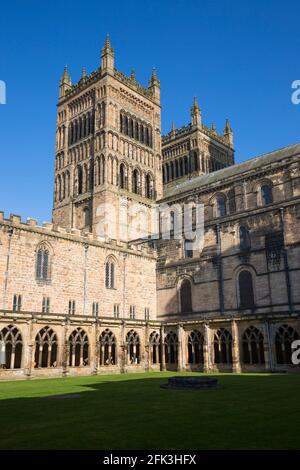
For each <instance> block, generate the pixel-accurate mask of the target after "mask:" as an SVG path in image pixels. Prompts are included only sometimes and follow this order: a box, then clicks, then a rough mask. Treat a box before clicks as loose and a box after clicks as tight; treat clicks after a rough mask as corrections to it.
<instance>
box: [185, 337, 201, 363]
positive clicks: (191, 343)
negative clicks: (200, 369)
mask: <svg viewBox="0 0 300 470" xmlns="http://www.w3.org/2000/svg"><path fill="white" fill-rule="evenodd" d="M187 343H188V344H187V346H188V348H187V349H188V363H189V364H203V363H204V358H203V345H204V337H203V335H202V333H201V332H200V331H198V330H193V331H191V332H190V333H189V335H188V341H187Z"/></svg>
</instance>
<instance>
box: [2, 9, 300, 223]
mask: <svg viewBox="0 0 300 470" xmlns="http://www.w3.org/2000/svg"><path fill="white" fill-rule="evenodd" d="M299 21H300V2H299V1H298V0H295V1H289V0H287V1H285V2H283V1H278V0H252V1H247V0H243V1H234V0H231V1H230V0H215V1H214V0H198V1H195V0H193V1H192V0H172V1H171V0H151V1H148V0H140V1H136V0H127V1H126V2H125V1H120V0H114V1H103V0H98V1H93V0H85V1H84V2H82V1H78V0H73V1H71V0H65V1H63V0H60V1H56V0H51V1H50V0H48V1H43V2H41V1H35V0H31V1H30V0H28V1H17V0H10V1H9V2H1V7H0V80H4V81H5V82H6V86H7V104H6V105H0V137H1V138H0V157H1V184H0V210H5V213H6V215H7V216H8V215H9V213H10V212H12V213H15V214H20V215H22V217H23V218H24V219H26V218H27V217H28V216H32V217H37V218H38V219H39V221H40V222H43V221H45V220H50V218H51V208H52V189H53V167H54V164H53V162H54V143H55V119H56V102H57V96H58V82H59V77H60V75H61V74H62V71H63V67H64V65H65V64H68V67H69V71H70V73H71V76H72V80H73V82H75V81H77V80H78V79H79V77H80V74H81V68H82V67H83V66H85V67H86V69H87V72H88V73H89V72H91V71H92V70H94V69H95V68H97V67H98V66H99V62H100V49H101V47H102V45H103V42H104V40H105V37H106V34H107V33H110V36H111V41H112V45H113V47H114V48H115V58H116V66H117V68H118V69H119V70H121V71H123V72H125V73H126V74H129V73H130V71H131V68H132V67H134V68H135V71H136V76H137V79H138V80H139V81H141V82H142V83H144V84H146V83H147V82H148V79H149V76H150V74H151V68H152V66H153V65H155V66H156V68H157V73H158V76H159V79H160V80H161V93H162V106H163V107H162V123H163V132H166V131H168V130H169V129H170V126H171V121H172V120H174V122H175V125H176V126H181V125H184V124H186V123H188V122H189V118H190V115H189V111H190V107H191V104H192V100H193V96H194V95H196V96H197V97H198V101H199V104H200V106H201V108H202V114H203V120H204V122H205V124H207V125H210V124H211V122H212V121H214V122H215V123H216V126H217V129H218V130H219V131H221V130H222V129H223V127H224V122H225V118H226V117H229V118H230V121H231V125H232V127H233V130H234V138H235V145H236V161H237V162H239V161H242V160H244V159H246V158H250V157H252V156H255V155H258V154H261V153H264V152H268V151H270V150H273V149H276V148H279V147H283V146H286V145H289V144H292V143H295V142H298V141H300V120H299V117H300V105H299V106H295V105H293V104H292V103H291V99H290V96H291V83H292V81H294V80H296V79H300V63H299V53H300V47H299V46H300V34H299Z"/></svg>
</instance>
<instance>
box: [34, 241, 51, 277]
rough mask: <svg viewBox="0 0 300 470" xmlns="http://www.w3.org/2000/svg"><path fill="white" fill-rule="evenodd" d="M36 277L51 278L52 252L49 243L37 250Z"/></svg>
mask: <svg viewBox="0 0 300 470" xmlns="http://www.w3.org/2000/svg"><path fill="white" fill-rule="evenodd" d="M36 278H37V279H38V280H40V281H47V280H49V279H50V254H49V249H48V247H47V245H42V246H41V247H40V248H39V249H38V251H37V254H36Z"/></svg>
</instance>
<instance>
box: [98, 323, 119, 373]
mask: <svg viewBox="0 0 300 470" xmlns="http://www.w3.org/2000/svg"><path fill="white" fill-rule="evenodd" d="M99 342H100V366H109V365H115V364H116V363H117V354H116V352H117V351H116V337H115V335H114V334H113V332H112V331H110V330H109V329H108V328H106V330H104V331H103V332H102V333H101V335H100V338H99Z"/></svg>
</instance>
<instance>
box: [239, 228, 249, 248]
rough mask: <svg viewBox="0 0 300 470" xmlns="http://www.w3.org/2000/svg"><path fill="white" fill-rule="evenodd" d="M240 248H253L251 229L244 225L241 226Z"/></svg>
mask: <svg viewBox="0 0 300 470" xmlns="http://www.w3.org/2000/svg"><path fill="white" fill-rule="evenodd" d="M239 233H240V250H241V251H248V250H250V248H251V239H250V234H249V230H248V229H247V228H246V227H245V226H244V225H241V226H240V230H239Z"/></svg>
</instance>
